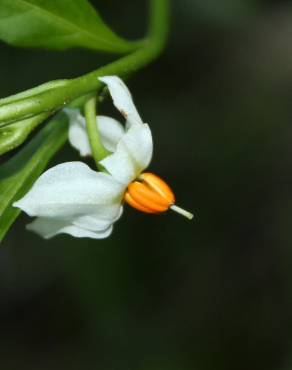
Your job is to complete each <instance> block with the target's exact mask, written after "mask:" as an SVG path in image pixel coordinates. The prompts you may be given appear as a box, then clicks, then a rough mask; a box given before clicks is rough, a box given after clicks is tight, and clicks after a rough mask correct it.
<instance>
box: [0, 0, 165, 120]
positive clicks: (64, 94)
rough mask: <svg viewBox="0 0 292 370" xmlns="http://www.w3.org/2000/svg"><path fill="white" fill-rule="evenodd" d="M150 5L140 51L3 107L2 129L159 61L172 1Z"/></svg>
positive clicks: (154, 1) (153, 1)
mask: <svg viewBox="0 0 292 370" xmlns="http://www.w3.org/2000/svg"><path fill="white" fill-rule="evenodd" d="M149 4H150V24H149V32H148V38H147V39H146V40H145V42H144V43H143V45H144V46H143V47H141V49H138V50H137V51H135V52H133V53H132V54H130V55H127V56H125V57H123V58H121V59H118V60H116V61H114V62H113V63H110V64H108V65H106V66H104V67H101V68H99V69H97V70H96V71H93V72H91V73H88V74H86V75H84V76H82V77H78V78H75V79H72V80H67V81H66V84H65V85H64V86H59V87H56V88H54V89H50V90H47V91H44V92H42V93H39V94H37V95H34V96H30V97H27V98H24V99H23V100H21V101H17V102H11V103H10V104H5V105H3V106H0V125H1V124H2V125H5V124H8V123H10V122H13V121H15V120H19V119H20V118H21V119H24V118H27V117H30V116H33V115H36V114H39V113H41V112H52V113H53V112H55V111H56V110H58V109H60V108H62V107H63V106H65V105H67V104H68V103H70V102H71V101H73V100H75V99H77V98H79V97H81V96H83V95H86V94H89V93H91V92H92V91H98V90H100V89H101V88H102V84H101V82H100V81H99V80H98V77H101V76H104V75H118V76H120V77H125V76H127V75H129V74H131V73H133V72H135V71H137V70H139V69H141V68H143V67H144V66H146V65H148V64H149V63H150V62H151V61H153V60H154V59H156V58H157V57H158V55H159V54H160V53H161V51H162V50H163V48H164V46H165V43H166V39H167V33H168V28H169V0H150V1H149Z"/></svg>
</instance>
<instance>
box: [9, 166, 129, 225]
mask: <svg viewBox="0 0 292 370" xmlns="http://www.w3.org/2000/svg"><path fill="white" fill-rule="evenodd" d="M123 192H124V187H123V186H122V185H121V184H119V183H118V182H117V181H115V180H114V179H113V178H112V177H111V176H110V175H107V174H104V173H100V172H95V171H93V170H91V169H90V168H89V167H88V166H87V165H85V164H84V163H81V162H68V163H62V164H60V165H57V166H55V167H53V168H51V169H49V170H48V171H46V172H45V173H43V174H42V175H41V176H40V177H39V179H38V180H37V181H36V182H35V184H34V185H33V187H32V189H31V190H30V191H29V192H28V193H27V194H26V195H25V196H24V197H23V198H22V199H20V200H19V201H17V202H15V203H14V206H15V207H18V208H21V209H22V210H23V211H25V212H26V213H27V214H28V215H30V216H39V217H52V218H58V219H64V220H69V219H78V218H79V217H82V216H86V215H93V214H95V213H96V212H98V207H99V206H101V207H102V209H103V212H106V210H107V207H108V206H109V208H110V212H109V214H108V215H107V214H106V215H105V218H106V219H110V217H113V218H115V217H116V216H117V214H118V213H119V211H120V210H119V205H120V203H121V200H122V197H123ZM113 206H116V207H115V209H116V214H115V213H112V212H113V211H112V207H113Z"/></svg>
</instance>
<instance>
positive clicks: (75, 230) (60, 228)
mask: <svg viewBox="0 0 292 370" xmlns="http://www.w3.org/2000/svg"><path fill="white" fill-rule="evenodd" d="M27 229H28V230H31V231H34V232H35V233H37V234H39V235H40V236H42V237H43V238H45V239H49V238H51V237H53V236H55V235H58V234H70V235H72V236H75V237H76V238H92V239H103V238H107V237H108V236H109V235H110V234H111V233H112V230H113V226H112V225H110V226H109V227H108V228H107V229H103V230H100V231H91V230H87V229H83V228H81V227H78V226H75V225H72V224H68V223H67V222H65V221H60V220H57V219H52V218H46V217H38V218H37V219H36V220H34V221H33V222H32V223H30V224H29V225H27Z"/></svg>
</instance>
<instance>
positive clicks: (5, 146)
mask: <svg viewBox="0 0 292 370" xmlns="http://www.w3.org/2000/svg"><path fill="white" fill-rule="evenodd" d="M48 116H49V113H42V114H39V115H37V116H34V117H31V118H27V119H24V120H22V121H18V122H15V123H12V124H10V125H7V126H4V127H0V155H1V154H4V153H7V152H9V151H10V150H13V149H15V148H17V147H18V146H19V145H21V144H22V143H23V142H24V141H25V139H26V138H27V137H28V135H29V134H30V133H31V131H32V130H33V129H34V128H35V127H37V126H38V125H39V124H40V123H42V122H43V121H44V120H45V119H46V118H47V117H48Z"/></svg>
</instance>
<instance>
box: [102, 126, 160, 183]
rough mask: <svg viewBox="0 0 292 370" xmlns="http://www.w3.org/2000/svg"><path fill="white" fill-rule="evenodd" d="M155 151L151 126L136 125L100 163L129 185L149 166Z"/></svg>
mask: <svg viewBox="0 0 292 370" xmlns="http://www.w3.org/2000/svg"><path fill="white" fill-rule="evenodd" d="M152 151H153V142H152V136H151V131H150V128H149V126H148V125H147V124H142V125H134V126H132V127H131V128H130V129H129V130H128V131H127V133H126V134H125V135H124V136H123V137H122V139H121V140H120V142H119V143H118V146H117V150H116V151H115V152H114V153H113V154H112V155H110V156H108V157H106V158H105V159H103V160H102V161H101V162H100V163H101V164H102V165H103V166H104V167H105V168H106V170H107V171H108V172H109V173H110V174H111V175H112V176H113V178H114V179H115V180H117V181H119V182H121V183H122V184H125V186H127V185H128V184H129V183H130V182H131V181H133V180H134V179H135V178H136V177H137V176H139V175H140V173H141V172H142V171H143V170H144V169H145V168H146V167H148V165H149V163H150V161H151V158H152Z"/></svg>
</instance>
